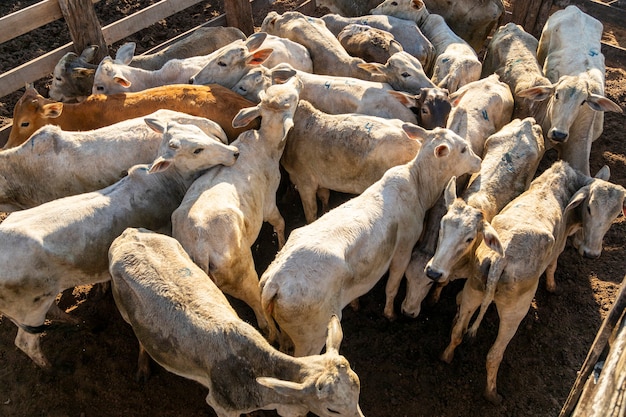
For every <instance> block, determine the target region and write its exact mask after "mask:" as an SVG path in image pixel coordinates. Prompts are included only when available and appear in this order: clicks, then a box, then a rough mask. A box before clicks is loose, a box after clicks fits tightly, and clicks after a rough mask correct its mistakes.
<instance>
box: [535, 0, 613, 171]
mask: <svg viewBox="0 0 626 417" xmlns="http://www.w3.org/2000/svg"><path fill="white" fill-rule="evenodd" d="M581 31H582V32H581ZM601 38H602V23H600V21H598V20H597V19H595V18H593V17H591V16H589V15H588V14H586V13H583V12H581V11H580V9H578V8H577V7H576V6H568V7H566V8H565V9H563V10H559V11H557V12H555V13H554V14H552V16H550V17H549V18H548V21H547V22H546V24H545V26H544V27H543V31H542V32H541V38H540V39H539V46H538V47H537V58H538V60H539V63H540V64H542V63H543V72H544V74H545V76H546V77H547V78H548V79H549V80H550V81H551V82H552V83H554V84H551V85H546V86H541V87H534V88H533V89H532V90H530V92H529V94H530V96H531V97H532V98H534V99H538V100H542V99H545V97H546V96H551V95H552V94H553V95H554V100H553V101H552V103H551V104H552V107H551V109H550V111H551V122H552V127H551V129H550V130H549V131H548V132H547V136H548V137H549V138H550V139H551V140H553V141H556V142H557V144H556V145H555V147H556V149H557V150H558V152H559V157H560V158H561V159H564V160H565V161H568V162H569V163H570V164H571V165H572V167H574V168H576V169H579V170H581V171H582V172H583V173H585V174H587V175H589V154H590V153H591V144H592V142H593V141H594V140H596V139H598V137H600V135H601V133H602V129H603V127H604V113H603V112H605V111H614V112H618V113H622V109H621V108H620V107H619V106H618V105H617V104H615V103H614V102H613V101H611V100H609V99H608V98H606V97H604V78H605V66H604V55H602V53H601V52H600V40H601ZM526 91H527V92H528V91H529V90H526ZM566 97H567V98H568V99H567V100H563V99H564V98H566Z"/></svg>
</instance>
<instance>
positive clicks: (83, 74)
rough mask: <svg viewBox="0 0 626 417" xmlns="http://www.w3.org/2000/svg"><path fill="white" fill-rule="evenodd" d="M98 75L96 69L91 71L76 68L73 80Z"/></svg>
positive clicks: (73, 72)
mask: <svg viewBox="0 0 626 417" xmlns="http://www.w3.org/2000/svg"><path fill="white" fill-rule="evenodd" d="M95 73H96V70H94V69H90V68H82V67H79V68H74V71H72V78H74V79H79V78H89V77H93V75H94V74H95Z"/></svg>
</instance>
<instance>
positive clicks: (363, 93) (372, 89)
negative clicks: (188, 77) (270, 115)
mask: <svg viewBox="0 0 626 417" xmlns="http://www.w3.org/2000/svg"><path fill="white" fill-rule="evenodd" d="M290 69H292V68H291V67H290V66H287V65H279V66H277V67H274V68H272V69H268V68H264V67H259V68H256V69H254V70H252V71H251V72H249V73H248V74H247V75H244V76H243V77H242V78H241V79H240V80H239V82H238V83H237V84H236V85H235V86H234V87H233V91H235V92H237V93H239V94H241V95H243V96H244V97H246V98H248V99H250V100H251V101H256V102H258V101H259V99H258V94H259V92H260V91H262V89H263V88H267V86H268V85H270V84H271V78H272V74H273V72H274V71H276V70H290ZM297 74H298V78H300V80H301V81H302V85H303V87H302V91H301V93H300V98H301V99H302V100H307V101H309V102H310V103H311V104H313V105H314V106H315V108H317V109H319V110H321V111H323V112H325V113H330V114H340V113H361V114H367V115H370V116H378V117H385V118H396V119H400V120H403V121H405V122H410V123H415V122H416V121H417V119H416V117H415V114H414V113H413V111H411V109H410V107H411V106H412V105H413V104H414V101H410V100H408V99H406V98H403V97H402V98H398V97H396V96H394V95H391V94H390V92H392V91H393V88H392V87H391V86H390V85H389V84H387V83H379V82H374V81H366V80H360V79H358V78H352V77H336V76H332V75H318V74H309V73H306V72H302V71H297Z"/></svg>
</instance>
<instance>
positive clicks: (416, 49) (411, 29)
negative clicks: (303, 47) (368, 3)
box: [321, 14, 435, 71]
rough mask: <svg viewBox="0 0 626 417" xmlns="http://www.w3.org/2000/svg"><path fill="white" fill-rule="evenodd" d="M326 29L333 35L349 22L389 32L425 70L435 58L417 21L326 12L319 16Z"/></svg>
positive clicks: (432, 49)
mask: <svg viewBox="0 0 626 417" xmlns="http://www.w3.org/2000/svg"><path fill="white" fill-rule="evenodd" d="M321 19H322V20H323V21H324V23H326V26H327V27H328V29H329V30H330V31H331V32H332V33H333V34H334V35H335V36H338V35H339V33H340V32H341V31H342V30H343V29H344V28H345V27H346V26H348V25H350V24H354V23H356V24H361V25H367V26H371V27H373V28H376V29H381V30H385V31H387V32H389V33H391V34H392V35H393V37H394V39H395V40H396V41H398V42H399V43H400V45H402V49H403V50H404V51H406V52H407V53H409V54H411V55H412V56H414V57H415V58H417V59H418V60H419V61H420V62H421V64H422V66H423V67H424V68H425V69H426V71H430V70H431V68H432V65H433V62H434V60H435V48H434V46H433V44H432V43H431V41H430V40H429V39H428V38H427V37H426V36H424V34H423V33H422V31H421V30H420V28H419V27H418V25H417V23H415V22H414V21H412V20H407V19H402V18H398V17H395V16H387V15H365V16H359V17H343V16H340V15H338V14H327V15H324V16H322V18H321Z"/></svg>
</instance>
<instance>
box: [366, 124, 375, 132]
mask: <svg viewBox="0 0 626 417" xmlns="http://www.w3.org/2000/svg"><path fill="white" fill-rule="evenodd" d="M373 127H374V125H373V124H372V123H370V122H367V123H365V130H367V133H372V128H373Z"/></svg>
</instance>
